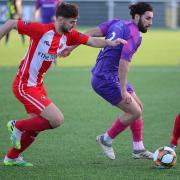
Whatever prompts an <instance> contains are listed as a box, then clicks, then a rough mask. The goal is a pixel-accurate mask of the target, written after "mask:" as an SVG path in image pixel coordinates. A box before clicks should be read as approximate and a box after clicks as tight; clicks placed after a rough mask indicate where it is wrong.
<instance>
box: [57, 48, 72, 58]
mask: <svg viewBox="0 0 180 180" xmlns="http://www.w3.org/2000/svg"><path fill="white" fill-rule="evenodd" d="M72 50H73V49H72V47H71V46H67V47H66V48H65V49H64V50H63V51H62V52H61V53H60V54H59V55H58V56H59V57H67V56H69V55H70V54H71V52H72Z"/></svg>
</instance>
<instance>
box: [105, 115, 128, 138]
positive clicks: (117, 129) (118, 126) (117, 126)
mask: <svg viewBox="0 0 180 180" xmlns="http://www.w3.org/2000/svg"><path fill="white" fill-rule="evenodd" d="M127 127H128V125H124V124H123V123H122V122H121V120H120V118H117V119H116V120H115V121H114V123H113V124H112V127H111V128H109V129H108V131H107V133H108V135H109V136H110V137H111V138H112V139H114V138H115V137H116V136H117V135H118V134H120V133H121V132H122V131H124V130H125V129H126V128H127Z"/></svg>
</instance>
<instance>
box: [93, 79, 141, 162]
mask: <svg viewBox="0 0 180 180" xmlns="http://www.w3.org/2000/svg"><path fill="white" fill-rule="evenodd" d="M115 78H116V77H115ZM92 87H93V89H94V90H95V91H96V92H97V94H99V95H100V96H101V97H103V98H104V99H105V100H106V101H108V102H110V103H111V104H112V105H114V106H116V107H118V108H119V109H121V110H123V111H124V112H125V113H124V114H123V115H121V116H120V117H118V118H117V119H116V120H115V122H114V123H113V125H112V127H110V128H109V129H108V130H107V132H106V133H104V134H103V135H99V136H97V139H96V140H97V142H98V143H99V144H100V146H101V148H102V149H103V151H104V153H105V155H106V156H107V157H109V158H110V159H115V154H114V150H113V148H112V141H113V139H115V137H116V136H117V135H118V134H120V133H121V132H123V131H124V130H125V129H126V128H127V127H128V125H129V124H130V123H131V122H132V121H133V120H135V119H137V118H139V117H140V116H141V109H140V107H139V106H138V105H137V103H136V101H135V100H134V99H133V98H132V102H131V103H130V104H126V103H125V102H124V101H123V100H122V97H121V89H120V84H119V80H118V79H110V80H109V79H108V80H104V79H101V78H98V77H96V76H94V77H93V78H92Z"/></svg>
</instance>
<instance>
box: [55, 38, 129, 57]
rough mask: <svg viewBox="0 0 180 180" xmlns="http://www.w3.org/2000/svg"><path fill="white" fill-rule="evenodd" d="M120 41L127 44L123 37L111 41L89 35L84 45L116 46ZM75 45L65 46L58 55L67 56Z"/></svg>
mask: <svg viewBox="0 0 180 180" xmlns="http://www.w3.org/2000/svg"><path fill="white" fill-rule="evenodd" d="M120 43H122V44H127V41H126V40H124V39H121V38H117V39H115V40H113V41H111V40H108V39H100V38H96V37H91V36H89V39H88V41H87V43H86V44H85V45H87V46H91V47H97V48H104V47H105V46H117V45H119V44H120ZM76 47H77V45H75V46H69V47H66V49H65V50H63V52H62V53H61V55H60V56H59V57H66V56H69V55H70V53H71V52H72V51H73V50H74V49H75V48H76Z"/></svg>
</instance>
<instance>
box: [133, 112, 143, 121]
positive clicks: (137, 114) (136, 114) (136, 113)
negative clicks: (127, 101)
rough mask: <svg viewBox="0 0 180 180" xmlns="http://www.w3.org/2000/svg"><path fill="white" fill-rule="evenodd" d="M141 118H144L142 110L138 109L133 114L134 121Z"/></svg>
mask: <svg viewBox="0 0 180 180" xmlns="http://www.w3.org/2000/svg"><path fill="white" fill-rule="evenodd" d="M141 116H142V111H141V109H138V110H136V111H135V112H134V113H133V120H136V119H139V118H140V117H141Z"/></svg>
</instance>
